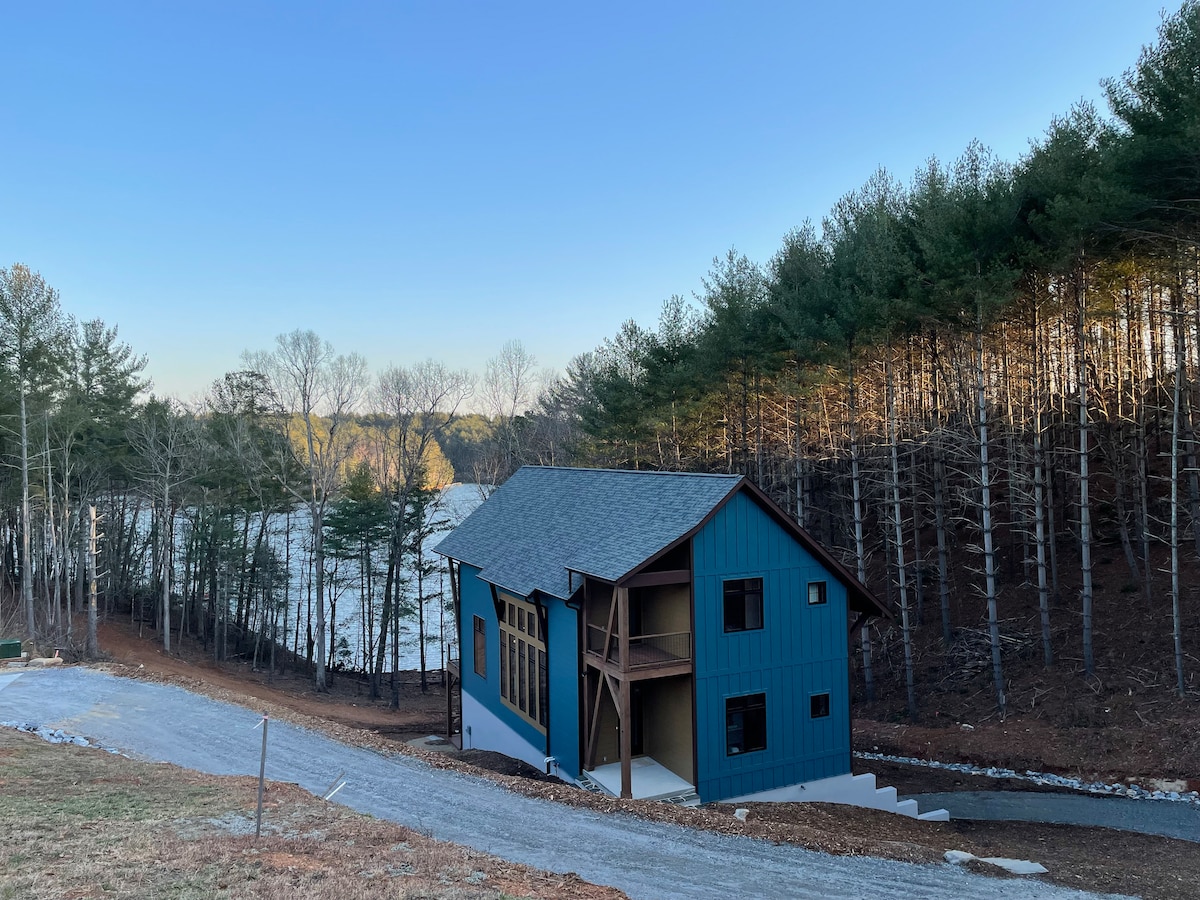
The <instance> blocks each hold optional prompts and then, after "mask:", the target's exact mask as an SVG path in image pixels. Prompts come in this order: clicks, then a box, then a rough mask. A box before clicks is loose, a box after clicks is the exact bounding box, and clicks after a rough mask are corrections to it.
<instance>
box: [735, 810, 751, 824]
mask: <svg viewBox="0 0 1200 900" xmlns="http://www.w3.org/2000/svg"><path fill="white" fill-rule="evenodd" d="M748 815H750V810H748V809H735V810H734V811H733V817H734V818H735V819H737V820H738V821H739V822H745V821H746V816H748Z"/></svg>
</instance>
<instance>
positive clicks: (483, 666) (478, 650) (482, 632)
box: [474, 616, 487, 678]
mask: <svg viewBox="0 0 1200 900" xmlns="http://www.w3.org/2000/svg"><path fill="white" fill-rule="evenodd" d="M474 625H475V645H474V646H475V674H476V675H478V676H479V677H480V678H487V622H485V621H484V620H483V619H481V618H480V617H479V616H475V623H474Z"/></svg>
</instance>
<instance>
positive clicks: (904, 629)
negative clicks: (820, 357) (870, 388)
mask: <svg viewBox="0 0 1200 900" xmlns="http://www.w3.org/2000/svg"><path fill="white" fill-rule="evenodd" d="M893 352H894V351H893V349H892V348H891V347H890V346H889V347H888V350H887V357H886V363H885V365H886V369H887V371H886V373H885V378H886V381H887V387H886V390H887V426H888V445H889V449H890V450H891V457H892V467H891V485H890V488H891V494H892V498H891V500H892V504H891V505H892V524H893V526H894V529H895V543H896V575H897V585H898V588H899V593H900V633H901V638H902V640H903V642H904V683H905V687H906V688H907V695H908V715H909V718H911V719H916V717H917V690H916V684H915V682H914V672H913V651H912V625H911V623H910V622H909V614H908V577H907V571H906V569H905V566H904V518H903V516H904V512H903V507H902V506H901V503H900V449H899V446H898V444H899V441H898V438H897V436H896V388H895V384H894V377H895V371H894V365H893V361H892V354H893Z"/></svg>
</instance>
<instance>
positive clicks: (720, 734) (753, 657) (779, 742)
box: [692, 492, 850, 803]
mask: <svg viewBox="0 0 1200 900" xmlns="http://www.w3.org/2000/svg"><path fill="white" fill-rule="evenodd" d="M692 561H693V592H694V599H695V608H696V638H695V643H696V659H695V673H696V675H695V677H696V756H697V762H698V764H699V766H698V768H699V773H700V778H699V780H698V783H697V785H696V788H697V792H698V793H699V794H700V799H701V801H702V802H706V803H707V802H712V801H716V800H721V799H724V798H726V797H736V796H740V795H742V794H750V793H755V792H757V791H765V790H770V789H773V788H777V787H783V786H785V785H790V784H796V783H798V782H804V781H812V780H815V779H818V778H828V777H832V776H834V775H842V774H845V773H846V772H849V771H850V726H849V715H850V710H849V671H848V664H849V660H848V653H849V649H848V641H847V628H848V625H847V611H846V589H845V587H844V586H843V585H842V584H841V583H840V582H838V581H837V580H836V579H835V578H833V577H832V575H831V574H830V573H829V572H828V571H827V570H826V569H825V568H824V567H823V566H822V565H821V564H820V563H819V562H817V560H816V559H815V558H814V557H813V556H812V555H811V554H809V553H808V551H806V550H805V549H804V548H803V547H801V546H800V545H799V544H797V543H796V541H795V540H794V539H793V538H792V536H791V535H790V534H789V533H788V532H787V531H786V530H785V529H784V528H783V527H781V526H780V525H779V524H778V523H777V522H776V521H775V520H774V519H772V518H771V517H770V515H768V514H767V513H766V512H765V511H764V510H763V509H762V507H760V506H759V505H758V504H757V503H756V502H755V501H754V500H752V499H751V498H750V497H749V496H748V495H747V494H746V493H744V492H739V493H738V494H735V495H734V496H733V497H732V498H730V500H729V501H728V502H727V503H726V504H725V505H724V506H722V507H721V509H720V510H718V511H717V514H716V515H715V516H713V518H712V519H711V520H710V521H709V522H708V523H707V524H706V525H705V526H704V527H703V528H702V529H701V530H700V531H699V532H698V533H697V534H696V535H695V536H694V538H693V543H692ZM731 578H762V580H763V627H762V628H761V629H757V630H753V631H743V632H733V633H729V634H726V633H725V630H724V608H723V607H724V590H723V583H724V582H725V581H726V580H727V579H731ZM810 581H824V582H825V584H826V602H825V603H824V604H821V605H816V606H810V605H809V603H808V583H809V582H810ZM826 692H828V693H829V715H828V716H826V717H824V718H820V719H812V718H811V717H810V715H809V712H810V704H809V698H810V697H811V696H812V695H813V694H820V693H826ZM757 693H763V694H765V695H766V719H767V721H766V725H767V734H766V744H767V746H766V749H765V750H757V751H751V752H748V753H742V754H736V755H733V756H729V755H727V754H726V743H725V701H726V699H728V698H730V697H738V696H742V695H745V694H757Z"/></svg>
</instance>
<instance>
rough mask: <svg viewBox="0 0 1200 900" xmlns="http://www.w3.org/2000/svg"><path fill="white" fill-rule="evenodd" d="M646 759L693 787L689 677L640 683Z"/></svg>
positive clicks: (681, 676) (690, 684)
mask: <svg viewBox="0 0 1200 900" xmlns="http://www.w3.org/2000/svg"><path fill="white" fill-rule="evenodd" d="M642 691H643V694H642V697H643V700H642V703H643V708H644V715H645V721H644V723H643V724H644V726H645V748H644V749H645V751H646V755H648V756H652V757H654V759H655V760H656V761H657V762H659V763H661V764H662V765H664V766H666V767H667V768H668V769H670V770H671V771H672V772H674V773H675V774H676V775H678V776H679V777H680V778H682V779H684V780H685V781H689V782H691V783H692V784H695V783H696V777H695V772H694V770H693V767H692V760H693V756H692V735H693V732H694V728H693V725H692V677H691V676H690V675H680V676H678V677H675V678H662V679H652V680H649V681H643V682H642Z"/></svg>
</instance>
